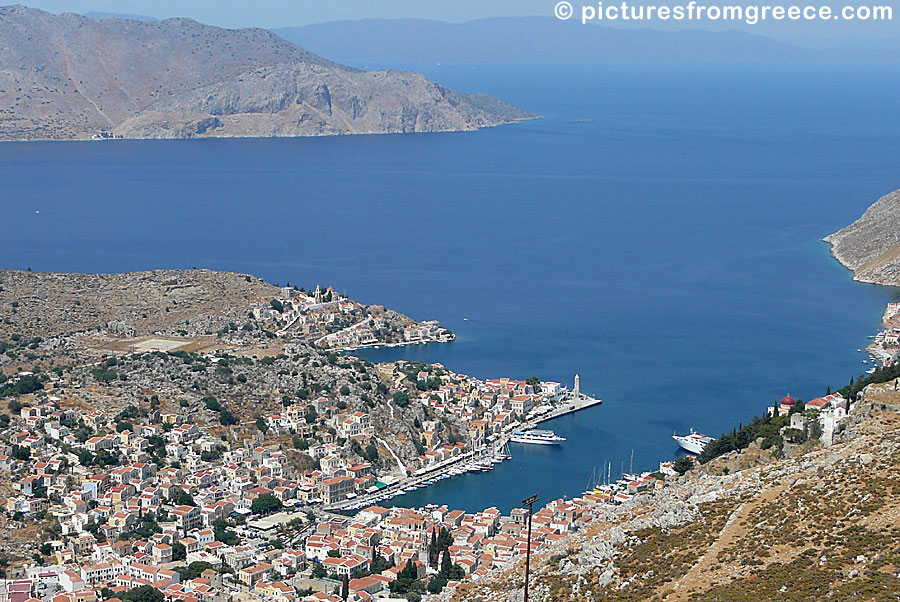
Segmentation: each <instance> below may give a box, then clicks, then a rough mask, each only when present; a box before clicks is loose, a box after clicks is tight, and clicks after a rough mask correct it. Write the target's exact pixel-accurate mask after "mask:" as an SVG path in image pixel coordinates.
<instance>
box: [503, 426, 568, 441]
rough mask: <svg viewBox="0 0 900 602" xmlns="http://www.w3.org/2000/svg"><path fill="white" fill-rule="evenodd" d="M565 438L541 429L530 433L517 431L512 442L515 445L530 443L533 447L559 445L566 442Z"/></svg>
mask: <svg viewBox="0 0 900 602" xmlns="http://www.w3.org/2000/svg"><path fill="white" fill-rule="evenodd" d="M565 440H566V438H565V437H560V436H558V435H557V434H556V433H554V432H553V431H545V430H541V429H531V430H530V431H516V432H514V433H513V436H512V438H511V439H510V441H512V442H513V443H529V444H532V445H559V444H560V443H562V442H563V441H565Z"/></svg>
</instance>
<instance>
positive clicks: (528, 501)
mask: <svg viewBox="0 0 900 602" xmlns="http://www.w3.org/2000/svg"><path fill="white" fill-rule="evenodd" d="M536 501H538V496H536V495H532V496H529V497H527V498H525V499H524V500H522V505H523V506H528V541H527V542H526V543H525V600H524V602H528V576H529V573H530V571H531V515H532V514H533V513H534V503H535V502H536Z"/></svg>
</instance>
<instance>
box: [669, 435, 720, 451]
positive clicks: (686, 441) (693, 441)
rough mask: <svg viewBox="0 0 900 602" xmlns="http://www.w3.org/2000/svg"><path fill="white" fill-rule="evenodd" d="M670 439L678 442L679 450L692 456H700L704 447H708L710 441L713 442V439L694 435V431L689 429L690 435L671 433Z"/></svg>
mask: <svg viewBox="0 0 900 602" xmlns="http://www.w3.org/2000/svg"><path fill="white" fill-rule="evenodd" d="M672 439H675V441H677V442H678V445H680V446H681V449H683V450H686V451H689V452H691V453H692V454H702V453H703V450H704V449H706V446H707V445H709V443H710V442H711V441H715V438H714V437H708V436H706V435H701V434H700V433H695V432H694V429H691V434H690V435H676V434H674V433H672Z"/></svg>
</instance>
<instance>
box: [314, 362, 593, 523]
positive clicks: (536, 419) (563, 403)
mask: <svg viewBox="0 0 900 602" xmlns="http://www.w3.org/2000/svg"><path fill="white" fill-rule="evenodd" d="M575 378H576V380H575V388H574V390H572V391H568V392H565V393H564V394H563V395H562V396H561V397H560V399H559V400H558V401H557V402H556V404H555V405H553V406H549V407H546V409H545V406H541V407H538V408H535V409H534V410H533V411H532V412H531V414H530V415H529V416H528V419H527V420H526V421H525V422H523V423H517V424H515V425H511V426H510V427H509V428H508V429H506V430H504V431H503V432H501V433H499V434H494V435H491V436H490V437H488V439H487V441H486V444H485V445H484V446H483V447H481V448H479V449H475V450H470V451H468V452H464V453H462V454H460V455H459V456H457V457H454V458H451V459H449V460H446V461H444V462H442V463H440V464H438V465H435V466H431V467H428V468H422V469H419V470H417V471H413V472H412V474H411V475H409V476H408V477H406V478H403V479H400V480H391V482H387V483H385V486H384V487H382V488H380V489H378V490H377V491H372V492H369V493H367V494H365V495H359V496H355V497H353V498H350V499H346V500H342V501H340V502H335V503H332V504H327V505H323V506H321V509H322V510H325V511H328V512H342V511H343V512H354V511H356V510H360V509H362V508H365V507H367V506H371V505H374V504H378V503H387V502H390V501H392V500H396V499H397V498H401V497H402V496H405V495H407V494H409V493H412V492H414V491H417V490H420V489H424V488H427V487H431V486H433V485H435V484H437V483H439V482H441V481H444V480H446V479H451V478H453V477H460V476H462V475H465V474H474V473H485V472H489V471H491V470H493V469H494V468H495V467H496V466H497V465H499V464H500V463H503V462H505V461H507V460H511V459H512V453H511V451H510V443H513V439H514V438H515V437H516V434H517V433H522V432H525V431H531V430H534V429H536V427H537V426H538V425H540V424H542V423H545V422H548V421H550V420H554V419H557V418H561V417H563V416H566V415H569V414H574V413H576V412H580V411H582V410H585V409H587V408H591V407H594V406H597V405H600V404H602V403H603V401H602V400H601V399H598V398H595V397H592V396H590V395H586V394H584V393H582V392H581V390H580V379H579V377H578V376H577V375H576V377H575ZM561 439H562V438H561ZM564 440H565V439H562V441H564ZM557 443H561V441H560V442H557ZM524 445H527V444H524ZM541 447H543V446H541ZM438 501H440V500H438Z"/></svg>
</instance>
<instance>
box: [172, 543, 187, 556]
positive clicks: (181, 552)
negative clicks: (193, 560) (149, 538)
mask: <svg viewBox="0 0 900 602" xmlns="http://www.w3.org/2000/svg"><path fill="white" fill-rule="evenodd" d="M185 558H187V548H185V547H184V544H183V543H181V542H180V541H176V542H175V543H173V544H172V560H184V559H185Z"/></svg>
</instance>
